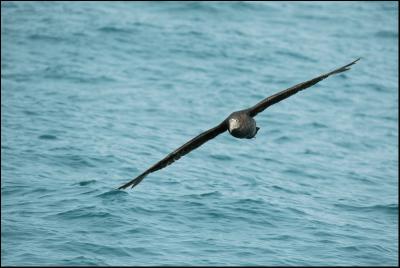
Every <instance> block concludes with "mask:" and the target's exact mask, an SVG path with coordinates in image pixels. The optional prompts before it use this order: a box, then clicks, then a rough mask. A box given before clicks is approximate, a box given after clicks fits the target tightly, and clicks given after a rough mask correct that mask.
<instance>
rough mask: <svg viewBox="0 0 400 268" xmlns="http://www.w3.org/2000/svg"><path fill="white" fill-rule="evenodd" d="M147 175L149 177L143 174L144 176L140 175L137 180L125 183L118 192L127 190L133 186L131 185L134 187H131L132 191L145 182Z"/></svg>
mask: <svg viewBox="0 0 400 268" xmlns="http://www.w3.org/2000/svg"><path fill="white" fill-rule="evenodd" d="M146 175H147V173H143V174H141V175H139V176H138V177H136V178H135V179H133V180H131V181H129V182H127V183H125V184H124V185H121V186H120V187H118V190H123V189H126V188H128V187H129V186H131V185H132V186H131V189H132V188H133V187H135V186H136V185H138V184H139V183H140V182H141V181H142V180H143V178H144V177H146Z"/></svg>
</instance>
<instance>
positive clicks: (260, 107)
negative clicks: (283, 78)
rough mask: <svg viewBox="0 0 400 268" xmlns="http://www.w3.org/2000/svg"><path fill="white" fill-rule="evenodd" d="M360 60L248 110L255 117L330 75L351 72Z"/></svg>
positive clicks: (269, 98) (274, 96) (279, 93)
mask: <svg viewBox="0 0 400 268" xmlns="http://www.w3.org/2000/svg"><path fill="white" fill-rule="evenodd" d="M359 59H360V58H358V59H356V60H355V61H353V62H351V63H349V64H347V65H345V66H343V67H340V68H338V69H336V70H334V71H332V72H329V73H326V74H322V75H320V76H318V77H316V78H314V79H311V80H308V81H306V82H303V83H300V84H297V85H295V86H293V87H291V88H288V89H285V90H283V91H281V92H278V93H276V94H274V95H272V96H270V97H268V98H266V99H264V100H262V101H260V102H259V103H257V104H256V105H254V106H253V107H251V108H249V109H248V112H249V115H250V116H252V117H254V116H256V115H257V114H258V113H261V112H262V111H264V110H265V109H267V108H268V107H269V106H271V105H273V104H275V103H278V102H280V101H281V100H284V99H286V98H288V97H290V96H292V95H294V94H296V93H297V92H299V91H301V90H303V89H306V88H308V87H311V86H313V85H315V84H316V83H318V82H319V81H321V80H323V79H325V78H327V77H328V76H330V75H333V74H338V73H341V72H345V71H347V70H350V68H349V67H350V66H351V65H353V64H354V63H356V62H357V61H358V60H359Z"/></svg>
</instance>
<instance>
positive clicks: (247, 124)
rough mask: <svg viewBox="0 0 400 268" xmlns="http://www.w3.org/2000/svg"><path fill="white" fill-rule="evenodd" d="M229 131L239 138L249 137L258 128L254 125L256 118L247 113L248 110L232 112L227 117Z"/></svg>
mask: <svg viewBox="0 0 400 268" xmlns="http://www.w3.org/2000/svg"><path fill="white" fill-rule="evenodd" d="M227 121H228V131H229V133H230V134H231V135H232V136H233V137H235V138H239V139H244V138H246V139H251V138H253V137H254V136H255V135H256V134H257V131H258V130H259V128H258V127H257V126H256V120H254V118H253V117H251V116H250V115H249V112H248V110H247V109H246V110H241V111H237V112H233V113H232V114H231V115H229V116H228V118H227Z"/></svg>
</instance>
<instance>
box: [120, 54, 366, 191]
mask: <svg viewBox="0 0 400 268" xmlns="http://www.w3.org/2000/svg"><path fill="white" fill-rule="evenodd" d="M359 59H360V58H358V59H356V60H355V61H353V62H351V63H349V64H347V65H345V66H343V67H340V68H338V69H336V70H333V71H331V72H329V73H326V74H322V75H320V76H318V77H316V78H313V79H311V80H308V81H306V82H303V83H300V84H297V85H295V86H293V87H291V88H288V89H286V90H283V91H281V92H278V93H276V94H274V95H272V96H270V97H268V98H265V99H264V100H262V101H260V102H259V103H257V104H256V105H254V106H253V107H250V108H248V109H244V110H240V111H237V112H233V113H231V114H230V115H229V116H228V117H227V118H226V119H225V120H224V121H222V122H221V123H220V124H219V125H217V126H216V127H213V128H211V129H209V130H207V131H205V132H203V133H201V134H200V135H198V136H197V137H195V138H193V139H191V140H190V141H188V142H187V143H185V144H184V145H182V146H181V147H179V148H178V149H176V150H175V151H173V152H172V153H170V154H169V155H167V156H166V157H165V158H164V159H162V160H161V161H159V162H158V163H156V164H154V165H153V166H152V167H150V168H149V169H147V170H146V171H145V172H143V173H142V174H140V175H139V176H138V177H136V178H134V179H133V180H131V181H129V182H127V183H126V184H124V185H122V186H121V187H119V188H118V189H125V188H127V187H129V186H132V188H133V187H135V186H136V185H138V184H139V183H140V182H141V181H142V180H143V179H144V177H146V176H147V175H148V174H150V173H152V172H154V171H157V170H159V169H162V168H164V167H166V166H168V165H170V164H172V163H173V162H175V161H176V160H178V159H179V158H181V157H182V156H184V155H186V154H188V153H189V152H191V151H193V150H194V149H196V148H198V147H199V146H201V145H202V144H203V143H205V142H207V141H209V140H211V139H213V138H215V137H216V136H218V135H219V134H221V133H223V132H225V131H226V130H228V131H229V133H230V134H231V135H232V136H233V137H235V138H239V139H243V138H246V139H251V138H253V137H254V136H255V135H256V134H257V131H258V130H259V127H257V126H256V121H255V120H254V117H255V116H256V115H257V114H258V113H261V112H262V111H264V110H265V109H267V108H268V107H269V106H271V105H273V104H275V103H278V102H280V101H281V100H284V99H286V98H288V97H290V96H292V95H294V94H296V93H297V92H299V91H301V90H303V89H306V88H309V87H311V86H313V85H315V84H316V83H318V82H319V81H321V80H323V79H325V78H327V77H328V76H330V75H333V74H338V73H341V72H344V71H347V70H350V68H349V67H350V66H351V65H353V64H354V63H356V62H357V61H358V60H359Z"/></svg>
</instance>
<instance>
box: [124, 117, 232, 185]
mask: <svg viewBox="0 0 400 268" xmlns="http://www.w3.org/2000/svg"><path fill="white" fill-rule="evenodd" d="M227 129H228V128H227V124H226V121H225V120H224V121H223V122H222V123H221V124H219V125H218V126H216V127H214V128H212V129H209V130H207V131H205V132H203V133H201V134H200V135H198V136H196V137H195V138H193V139H191V140H190V141H188V142H187V143H185V144H184V145H182V146H181V147H179V148H178V149H176V150H175V151H173V152H172V153H170V154H169V155H167V156H166V157H165V158H164V159H162V160H160V161H159V162H158V163H156V164H155V165H153V166H152V167H150V168H149V169H148V170H146V171H145V172H143V173H142V174H140V175H139V176H137V177H136V178H135V179H133V180H131V181H129V182H127V183H125V184H124V185H122V186H120V187H119V188H118V189H125V188H127V187H129V186H132V188H133V187H135V186H136V185H138V184H139V183H140V182H141V181H142V180H143V179H144V177H146V176H147V175H148V174H150V173H152V172H154V171H157V170H159V169H162V168H164V167H166V166H168V165H170V164H172V163H173V162H175V161H176V160H178V159H179V158H181V157H182V156H184V155H186V154H188V153H189V152H191V151H193V150H194V149H196V148H198V147H200V146H201V145H202V144H204V143H205V142H207V141H209V140H211V139H212V138H215V137H216V136H218V135H219V134H221V133H223V132H225V131H226V130H227Z"/></svg>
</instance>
